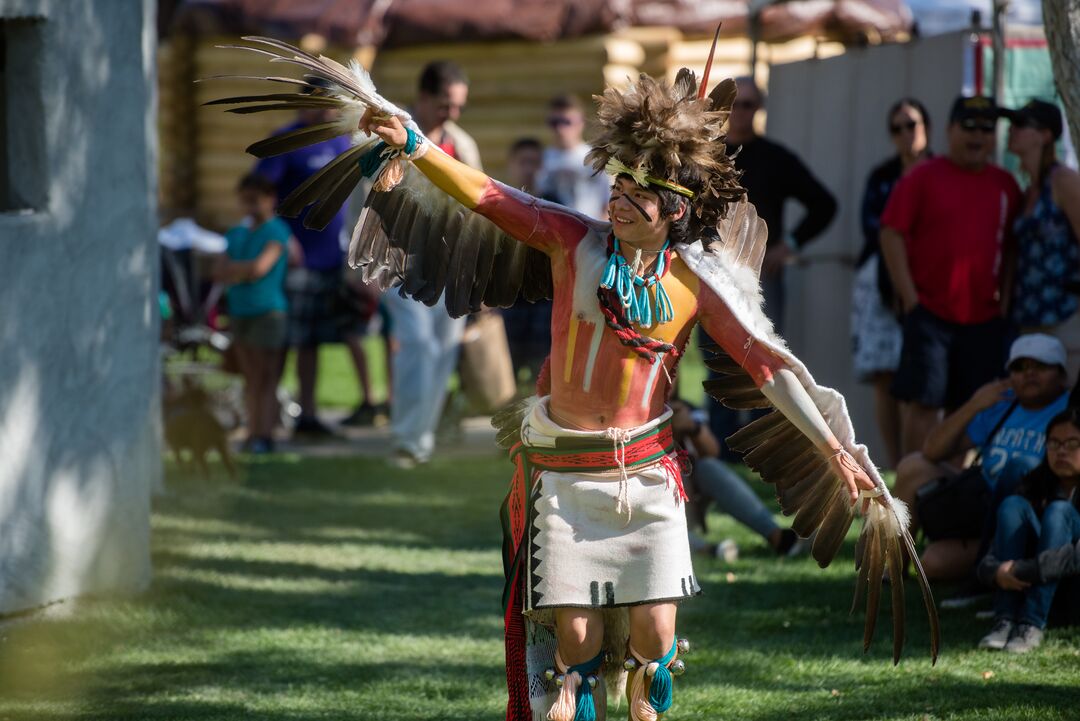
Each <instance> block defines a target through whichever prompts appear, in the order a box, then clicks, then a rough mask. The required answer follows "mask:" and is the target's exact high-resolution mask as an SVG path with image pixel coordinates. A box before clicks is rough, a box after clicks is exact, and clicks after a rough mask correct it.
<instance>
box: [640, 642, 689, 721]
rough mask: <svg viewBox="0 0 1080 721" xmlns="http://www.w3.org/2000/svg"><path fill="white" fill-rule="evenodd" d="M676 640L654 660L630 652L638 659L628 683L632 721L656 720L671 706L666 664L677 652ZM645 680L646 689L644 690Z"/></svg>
mask: <svg viewBox="0 0 1080 721" xmlns="http://www.w3.org/2000/svg"><path fill="white" fill-rule="evenodd" d="M678 649H679V646H678V640H677V639H676V640H675V641H673V642H672V644H671V650H670V651H668V652H667V653H666V654H664V656H663V657H661V658H658V659H656V660H655V661H646V660H645V659H643V658H642V657H641V656H640V655H639V654H638V653H637V651H635V650H634V649H633V647H631V648H630V653H631V655H633V657H634V658H635V659H637V661H638V668H637V671H635V672H634V680H633V682H632V683H631V685H630V718H631V719H632V721H656V718H657V716H658V715H659V714H662V713H664V712H665V711H667V710H668V709H669V708H671V703H672V700H673V697H674V695H673V693H672V687H671V671H669V670H668V664H670V663H671V662H672V661H674V660H675V656H676V655H677V653H678ZM646 682H648V684H647V688H648V691H646Z"/></svg>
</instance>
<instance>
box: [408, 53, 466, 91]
mask: <svg viewBox="0 0 1080 721" xmlns="http://www.w3.org/2000/svg"><path fill="white" fill-rule="evenodd" d="M457 83H464V84H465V85H468V84H469V78H468V77H467V76H466V75H465V71H464V70H462V69H461V66H460V65H458V64H457V63H455V62H452V61H450V60H432V61H431V62H430V63H428V64H427V65H425V66H424V69H423V70H422V71H421V72H420V83H419V85H418V87H419V89H420V92H422V93H427V94H428V95H438V94H439V93H441V92H442V91H443V90H445V89H446V88H448V87H450V86H451V85H456V84H457Z"/></svg>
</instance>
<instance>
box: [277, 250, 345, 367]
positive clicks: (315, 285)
mask: <svg viewBox="0 0 1080 721" xmlns="http://www.w3.org/2000/svg"><path fill="white" fill-rule="evenodd" d="M285 294H286V295H287V296H288V298H289V325H288V334H287V344H288V345H289V347H291V348H314V347H315V346H319V345H322V344H324V343H339V342H341V341H342V340H343V339H344V338H345V337H346V336H348V335H350V334H361V333H362V331H359V330H358V328H359V327H360V321H359V320H358V318H357V316H356V313H355V312H354V311H353V310H352V309H351V307H350V304H349V303H348V302H347V299H346V297H345V281H344V277H343V275H342V271H341V270H340V269H334V270H312V269H311V268H290V269H289V272H288V275H286V277H285Z"/></svg>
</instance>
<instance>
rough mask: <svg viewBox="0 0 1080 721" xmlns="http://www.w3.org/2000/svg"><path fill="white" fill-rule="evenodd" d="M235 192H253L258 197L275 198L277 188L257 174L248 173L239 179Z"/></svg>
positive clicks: (264, 177)
mask: <svg viewBox="0 0 1080 721" xmlns="http://www.w3.org/2000/svg"><path fill="white" fill-rule="evenodd" d="M236 190H237V192H240V191H242V190H253V191H255V192H256V193H258V194H260V195H272V196H275V197H276V196H277V186H276V185H274V183H273V181H271V180H270V179H269V178H267V177H266V176H265V175H259V174H258V173H248V174H247V175H245V176H244V177H242V178H240V182H239V183H237V184H236Z"/></svg>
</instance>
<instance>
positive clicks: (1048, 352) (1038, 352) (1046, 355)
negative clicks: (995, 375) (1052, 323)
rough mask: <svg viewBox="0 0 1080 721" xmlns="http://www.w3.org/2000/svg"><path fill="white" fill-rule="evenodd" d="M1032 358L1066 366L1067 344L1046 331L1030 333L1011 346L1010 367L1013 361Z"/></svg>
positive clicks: (1007, 364)
mask: <svg viewBox="0 0 1080 721" xmlns="http://www.w3.org/2000/svg"><path fill="white" fill-rule="evenodd" d="M1021 358H1030V359H1032V360H1037V361H1039V362H1040V363H1045V364H1046V365H1048V366H1055V365H1056V366H1061V367H1062V368H1064V367H1065V346H1063V345H1062V344H1061V341H1059V340H1058V339H1057V338H1055V337H1054V336H1052V335H1046V334H1045V333H1028V334H1026V335H1022V336H1020V337H1019V338H1017V339H1016V340H1014V341H1013V344H1012V347H1011V348H1009V362H1008V363H1006V364H1005V367H1006V368H1008V367H1009V366H1011V365H1012V364H1013V361H1017V360H1020V359H1021Z"/></svg>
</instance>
